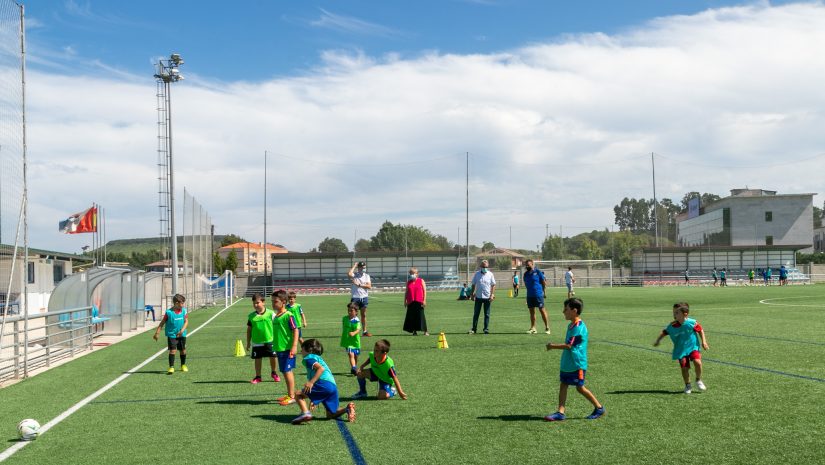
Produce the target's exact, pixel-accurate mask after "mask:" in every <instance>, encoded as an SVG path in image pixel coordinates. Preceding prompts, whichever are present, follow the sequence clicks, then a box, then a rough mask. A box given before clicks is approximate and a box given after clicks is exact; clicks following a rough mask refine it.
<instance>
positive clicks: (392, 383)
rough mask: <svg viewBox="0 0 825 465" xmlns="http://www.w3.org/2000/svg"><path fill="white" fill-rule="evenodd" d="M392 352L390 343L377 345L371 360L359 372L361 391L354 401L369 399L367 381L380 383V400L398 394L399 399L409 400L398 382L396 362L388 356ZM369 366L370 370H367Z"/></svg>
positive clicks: (382, 341)
mask: <svg viewBox="0 0 825 465" xmlns="http://www.w3.org/2000/svg"><path fill="white" fill-rule="evenodd" d="M389 351H390V341H388V340H386V339H381V340H380V341H378V342H376V343H375V348H374V349H373V351H372V352H370V356H369V359H368V360H367V361H365V362H364V363H362V364H361V367H360V368H359V369H358V372H357V373H356V374H355V375H356V376H357V377H358V387H359V390H358V392H356V393H355V394H353V396H352V398H353V399H362V398H364V397H367V379H369V380H370V381H376V382H378V395H376V396H375V397H376V398H377V399H378V400H386V399H389V398H391V397H394V396H395V394H396V392H398V395H399V397H401V398H402V399H404V400H407V394H405V393H404V390H403V389H401V382H400V381H398V374H397V373H396V372H395V362H393V360H392V359H391V358H390V356H389V355H388V354H389ZM367 365H369V366H370V367H369V368H368V369H365V368H366V366H367Z"/></svg>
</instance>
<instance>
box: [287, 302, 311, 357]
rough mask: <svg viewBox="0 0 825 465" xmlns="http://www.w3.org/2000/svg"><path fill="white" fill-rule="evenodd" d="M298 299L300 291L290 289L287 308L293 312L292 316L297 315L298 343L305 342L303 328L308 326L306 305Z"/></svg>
mask: <svg viewBox="0 0 825 465" xmlns="http://www.w3.org/2000/svg"><path fill="white" fill-rule="evenodd" d="M297 299H298V293H297V292H295V291H289V294H287V303H286V310H287V311H288V312H290V313H292V316H293V317H295V325H297V326H298V343H299V344H303V343H304V331H303V329H304V328H306V326H307V317H306V315H304V307H302V306H301V304H299V303H298V302H296V300H297Z"/></svg>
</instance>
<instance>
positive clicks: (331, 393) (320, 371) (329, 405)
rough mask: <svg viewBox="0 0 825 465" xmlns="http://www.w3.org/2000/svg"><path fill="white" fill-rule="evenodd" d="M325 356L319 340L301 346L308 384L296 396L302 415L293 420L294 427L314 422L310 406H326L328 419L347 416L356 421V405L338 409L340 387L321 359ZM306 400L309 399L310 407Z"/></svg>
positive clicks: (351, 420)
mask: <svg viewBox="0 0 825 465" xmlns="http://www.w3.org/2000/svg"><path fill="white" fill-rule="evenodd" d="M323 354H324V346H323V345H321V341H319V340H318V339H307V340H306V341H304V342H303V343H302V344H301V355H303V356H304V365H305V366H306V369H307V382H306V384H304V388H303V390H301V392H299V393H298V394H297V395H296V396H295V401H296V402H297V403H298V407H300V408H301V414H300V415H298V416H297V417H295V418H294V419H293V420H292V424H293V425H300V424H301V423H306V422H308V421H311V420H312V413H310V406H312V407H314V406H316V405H318V404H324V408H325V409H326V410H327V418H338V417H340V416H341V415H343V414H345V413H346V414H347V420H348V421H350V422H353V421H355V403H353V402H350V403H349V404H347V406H346V407H344V408H338V386H337V385H336V384H335V377H334V376H332V370H330V369H329V367H328V366H327V363H326V362H325V361H324V359H323V358H321V355H323ZM306 399H309V402H310V406H308V405H307V402H306Z"/></svg>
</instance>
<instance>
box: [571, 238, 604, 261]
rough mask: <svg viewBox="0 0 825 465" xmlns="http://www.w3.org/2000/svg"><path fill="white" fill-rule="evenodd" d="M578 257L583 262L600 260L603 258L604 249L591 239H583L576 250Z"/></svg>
mask: <svg viewBox="0 0 825 465" xmlns="http://www.w3.org/2000/svg"><path fill="white" fill-rule="evenodd" d="M576 255H578V256H579V258H581V259H582V260H599V259H600V258H602V249H600V248H599V244H597V243H596V241H594V240H593V239H590V238H589V237H584V238H582V241H581V244H580V245H579V247H578V248H577V249H576Z"/></svg>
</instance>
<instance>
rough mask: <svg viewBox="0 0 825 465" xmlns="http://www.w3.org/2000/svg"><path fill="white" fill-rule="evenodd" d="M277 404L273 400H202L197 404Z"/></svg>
mask: <svg viewBox="0 0 825 465" xmlns="http://www.w3.org/2000/svg"><path fill="white" fill-rule="evenodd" d="M275 402H277V401H276V400H275V399H261V400H255V399H226V400H204V401H201V402H198V403H199V404H220V405H267V404H272V403H275Z"/></svg>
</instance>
